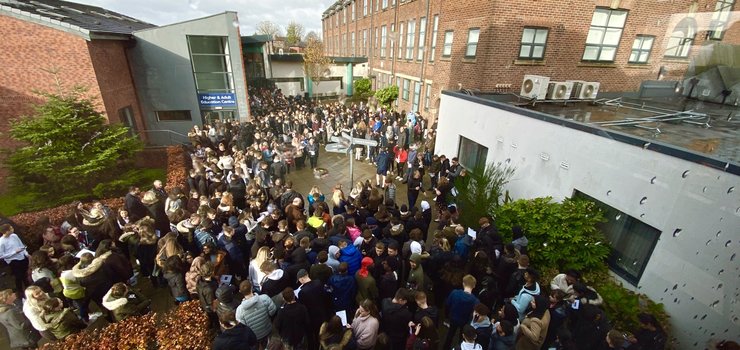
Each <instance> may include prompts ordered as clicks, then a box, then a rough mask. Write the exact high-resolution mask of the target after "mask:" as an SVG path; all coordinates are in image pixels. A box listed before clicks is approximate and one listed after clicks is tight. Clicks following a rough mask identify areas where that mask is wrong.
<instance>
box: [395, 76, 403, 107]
mask: <svg viewBox="0 0 740 350" xmlns="http://www.w3.org/2000/svg"><path fill="white" fill-rule="evenodd" d="M396 86H398V93H399V94H400V93H401V91H403V90H402V89H401V78H399V77H396ZM396 107H398V99H396Z"/></svg>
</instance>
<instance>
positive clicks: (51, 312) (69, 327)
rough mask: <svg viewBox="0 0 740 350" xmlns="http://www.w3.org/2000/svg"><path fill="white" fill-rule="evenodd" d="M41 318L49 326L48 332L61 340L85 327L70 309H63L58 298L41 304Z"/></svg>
mask: <svg viewBox="0 0 740 350" xmlns="http://www.w3.org/2000/svg"><path fill="white" fill-rule="evenodd" d="M43 310H44V311H43V313H42V314H41V318H43V320H44V321H45V322H47V323H48V324H49V331H51V333H52V334H53V335H54V337H56V338H57V339H59V340H61V339H64V338H66V337H67V336H68V335H70V334H73V333H77V332H79V331H81V330H83V329H85V327H87V325H85V323H84V322H82V320H80V319H79V318H78V317H77V315H75V313H74V311H72V308H66V309H65V308H64V305H63V304H62V301H61V300H60V299H59V298H51V299H48V300H46V301H44V303H43Z"/></svg>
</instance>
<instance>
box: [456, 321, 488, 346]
mask: <svg viewBox="0 0 740 350" xmlns="http://www.w3.org/2000/svg"><path fill="white" fill-rule="evenodd" d="M477 336H478V334H477V333H476V332H475V328H473V326H471V325H469V324H466V325H465V326H463V327H462V341H461V342H460V344H458V345H456V346H455V347H454V348H453V350H483V347H482V346H481V345H480V344H478V343H477V342H476V337H477Z"/></svg>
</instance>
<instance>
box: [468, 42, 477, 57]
mask: <svg viewBox="0 0 740 350" xmlns="http://www.w3.org/2000/svg"><path fill="white" fill-rule="evenodd" d="M477 49H478V44H469V45H468V48H467V50H465V56H475V51H476V50H477Z"/></svg>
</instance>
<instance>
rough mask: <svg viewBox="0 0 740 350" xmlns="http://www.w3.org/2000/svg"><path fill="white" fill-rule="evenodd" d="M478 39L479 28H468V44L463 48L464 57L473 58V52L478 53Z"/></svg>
mask: <svg viewBox="0 0 740 350" xmlns="http://www.w3.org/2000/svg"><path fill="white" fill-rule="evenodd" d="M478 37H480V28H470V30H468V44H467V45H466V47H465V57H468V58H475V52H476V51H478Z"/></svg>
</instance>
